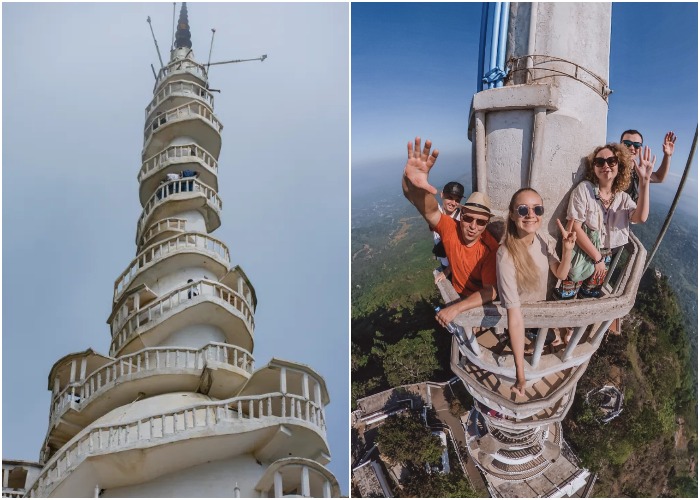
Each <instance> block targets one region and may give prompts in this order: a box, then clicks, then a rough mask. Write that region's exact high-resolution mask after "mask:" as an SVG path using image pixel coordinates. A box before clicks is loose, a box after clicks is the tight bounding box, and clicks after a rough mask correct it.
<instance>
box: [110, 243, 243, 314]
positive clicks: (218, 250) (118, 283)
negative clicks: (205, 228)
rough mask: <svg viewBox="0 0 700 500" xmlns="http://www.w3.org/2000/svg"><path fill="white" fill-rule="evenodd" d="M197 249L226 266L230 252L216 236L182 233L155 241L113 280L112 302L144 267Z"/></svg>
mask: <svg viewBox="0 0 700 500" xmlns="http://www.w3.org/2000/svg"><path fill="white" fill-rule="evenodd" d="M186 249H189V250H198V251H201V252H204V253H206V254H208V255H210V256H211V257H212V258H214V259H216V260H217V261H218V262H219V263H220V264H222V265H223V266H225V267H228V265H229V260H230V254H229V251H228V247H227V246H226V245H224V244H223V243H222V242H221V241H219V240H217V239H216V238H212V237H211V236H209V235H207V234H201V233H184V234H179V235H176V236H173V237H172V238H168V239H166V240H163V241H161V242H159V243H155V244H153V245H151V246H149V247H147V248H146V249H144V250H143V251H142V252H141V253H139V254H138V255H137V256H136V258H135V259H134V260H132V261H131V263H130V264H129V265H128V266H127V268H126V270H125V271H124V272H122V273H121V274H120V275H119V277H118V278H117V279H116V280H115V281H114V302H115V303H116V302H118V301H119V298H120V297H121V295H122V293H124V291H125V290H126V289H127V287H128V286H129V284H130V283H132V282H133V280H134V278H135V277H136V276H138V274H139V273H141V272H142V271H143V270H144V269H146V268H149V267H151V266H153V265H154V264H156V263H157V262H159V261H161V260H162V259H164V258H166V257H168V256H169V255H172V254H174V253H176V252H178V251H181V250H186Z"/></svg>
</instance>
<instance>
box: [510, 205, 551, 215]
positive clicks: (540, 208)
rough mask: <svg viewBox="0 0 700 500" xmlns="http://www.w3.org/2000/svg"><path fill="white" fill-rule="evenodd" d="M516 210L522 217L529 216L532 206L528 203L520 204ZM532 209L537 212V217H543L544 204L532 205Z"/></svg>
mask: <svg viewBox="0 0 700 500" xmlns="http://www.w3.org/2000/svg"><path fill="white" fill-rule="evenodd" d="M515 211H516V212H517V213H518V215H519V216H520V217H527V215H528V214H529V213H530V207H528V206H527V205H518V208H516V209H515ZM532 211H533V212H535V215H536V216H537V217H542V215H544V207H543V206H542V205H535V206H534V207H532Z"/></svg>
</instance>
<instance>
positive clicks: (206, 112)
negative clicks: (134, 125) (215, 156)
mask: <svg viewBox="0 0 700 500" xmlns="http://www.w3.org/2000/svg"><path fill="white" fill-rule="evenodd" d="M184 118H203V119H204V120H205V121H206V122H208V123H209V124H210V125H211V126H212V127H214V130H216V131H217V132H219V133H221V131H222V130H223V128H224V126H223V124H222V123H221V122H220V121H219V119H218V118H217V117H216V116H214V113H213V112H212V111H211V110H210V109H209V108H208V107H207V106H205V105H204V104H202V103H201V102H197V101H192V102H188V103H186V104H182V105H180V106H178V107H177V108H173V109H169V110H168V111H165V112H163V113H160V114H158V116H156V117H155V118H153V119H152V120H151V121H149V122H146V128H145V129H144V131H143V133H144V139H145V140H144V142H145V143H148V141H149V138H150V137H151V135H153V133H154V132H155V131H156V130H158V129H159V128H161V127H162V126H164V125H167V124H168V123H170V122H172V121H174V120H180V119H184Z"/></svg>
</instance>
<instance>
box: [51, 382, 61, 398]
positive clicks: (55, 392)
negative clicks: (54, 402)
mask: <svg viewBox="0 0 700 500" xmlns="http://www.w3.org/2000/svg"><path fill="white" fill-rule="evenodd" d="M60 391H61V381H60V379H59V378H58V377H56V378H55V379H53V397H56V396H58V393H59V392H60Z"/></svg>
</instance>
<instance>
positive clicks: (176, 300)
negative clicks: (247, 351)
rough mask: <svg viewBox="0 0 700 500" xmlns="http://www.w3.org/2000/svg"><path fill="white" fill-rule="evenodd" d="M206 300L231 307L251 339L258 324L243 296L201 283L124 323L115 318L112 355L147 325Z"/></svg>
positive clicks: (166, 297)
mask: <svg viewBox="0 0 700 500" xmlns="http://www.w3.org/2000/svg"><path fill="white" fill-rule="evenodd" d="M204 297H213V298H217V299H220V300H223V301H224V302H226V303H228V304H230V305H231V306H232V307H233V308H234V309H235V310H236V311H238V312H239V313H240V314H241V316H242V317H243V322H244V323H245V324H246V327H247V328H248V331H250V334H251V336H252V334H253V331H254V329H255V320H254V319H253V312H252V310H251V307H250V304H248V302H247V301H246V300H245V297H243V296H242V295H241V294H239V293H237V292H234V291H233V290H231V289H230V288H228V287H227V286H225V285H222V284H221V283H217V282H214V281H209V280H200V281H197V282H193V283H187V284H185V285H182V286H180V287H178V288H176V289H175V290H173V291H172V292H169V293H168V294H166V295H164V296H163V297H160V298H159V299H158V300H156V301H154V302H151V303H149V304H148V306H146V307H145V308H143V309H138V310H136V311H133V312H132V313H131V315H129V316H128V317H126V318H124V319H123V320H122V318H121V317H115V319H114V322H113V327H112V331H113V338H112V342H111V345H110V350H109V352H110V353H115V352H118V351H119V350H120V349H121V348H122V347H123V346H124V345H125V344H126V343H127V342H128V341H130V339H131V338H132V336H133V335H134V332H136V330H138V329H139V328H142V327H144V326H146V325H149V324H153V323H154V322H155V321H159V320H161V319H163V318H165V317H166V316H168V315H170V314H172V313H174V312H175V311H176V310H178V309H179V308H180V306H183V307H186V306H187V304H188V303H193V301H195V300H197V302H199V301H201V300H202V298H204Z"/></svg>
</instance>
